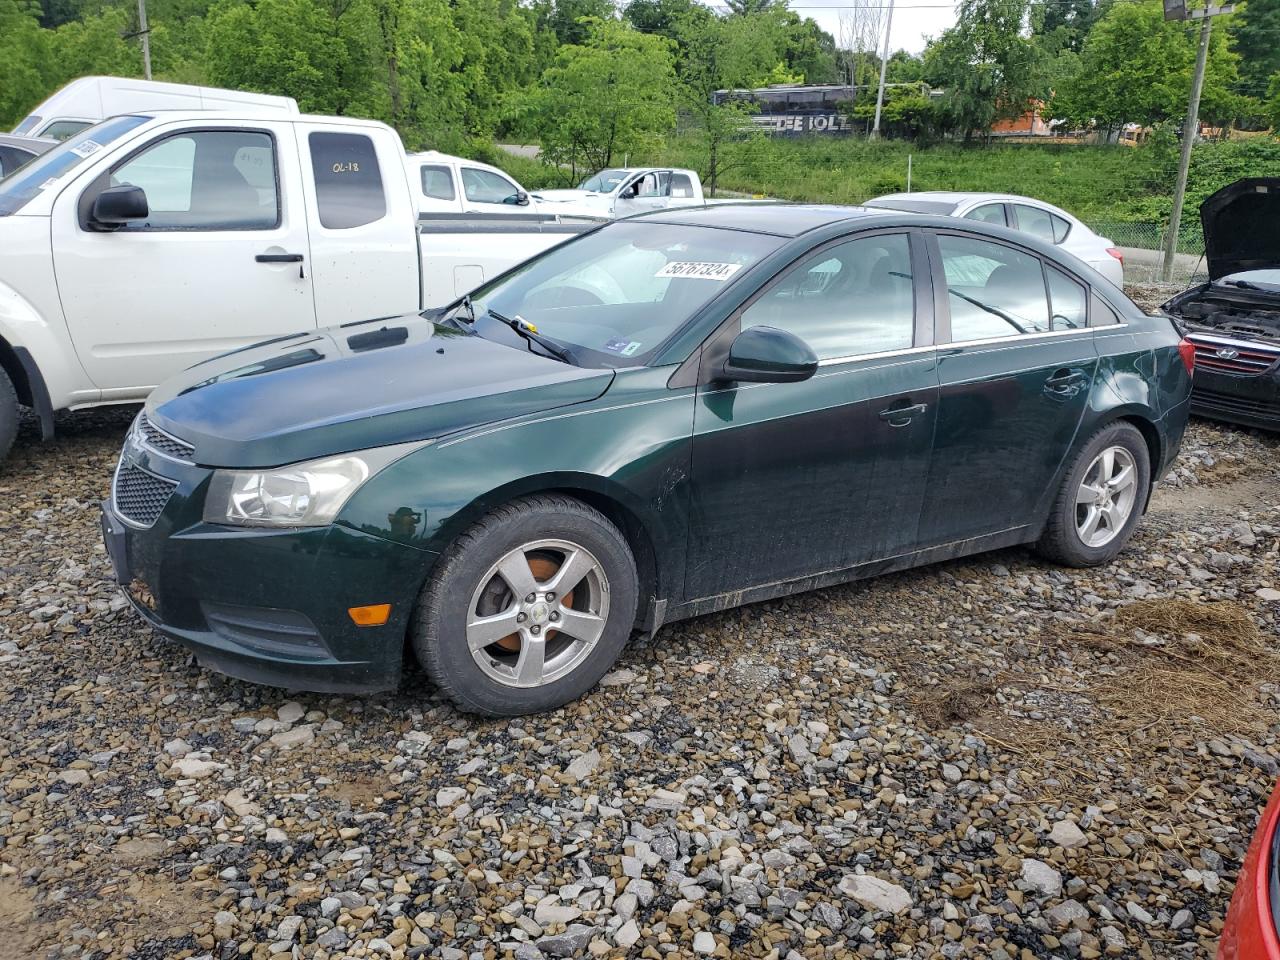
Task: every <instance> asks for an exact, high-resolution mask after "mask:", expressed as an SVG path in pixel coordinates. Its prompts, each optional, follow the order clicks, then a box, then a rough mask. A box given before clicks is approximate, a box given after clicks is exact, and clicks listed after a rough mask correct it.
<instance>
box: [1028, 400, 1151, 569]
mask: <svg viewBox="0 0 1280 960" xmlns="http://www.w3.org/2000/svg"><path fill="white" fill-rule="evenodd" d="M1108 453H1109V454H1110V455H1111V460H1110V464H1111V465H1110V467H1108V465H1107V460H1106V458H1105V455H1106V454H1108ZM1126 466H1127V467H1129V468H1131V473H1132V478H1131V480H1132V482H1131V483H1129V484H1125V483H1124V481H1123V477H1124V475H1125V474H1124V470H1125V467H1126ZM1107 470H1110V480H1109V482H1106V483H1103V482H1101V481H1102V479H1103V477H1104V476H1105V475H1106V471H1107ZM1093 491H1097V492H1098V498H1097V499H1094V500H1092V501H1089V500H1087V499H1084V498H1087V497H1088V496H1089V494H1090V493H1091V492H1093ZM1150 492H1151V455H1150V452H1149V451H1148V450H1147V441H1146V440H1145V439H1144V438H1143V436H1142V434H1141V433H1139V432H1138V429H1137V427H1135V426H1133V425H1132V424H1130V423H1125V422H1124V421H1119V422H1116V423H1112V424H1108V425H1107V426H1105V427H1103V428H1102V429H1100V430H1099V431H1098V432H1097V433H1095V434H1094V435H1093V436H1091V437H1090V438H1089V439H1088V440H1087V441H1085V443H1084V445H1083V446H1081V447H1080V449H1079V451H1078V452H1077V453H1076V455H1075V457H1074V458H1073V459H1072V461H1071V465H1070V466H1069V467H1068V468H1067V470H1066V473H1065V474H1064V476H1063V481H1062V487H1061V488H1060V489H1059V490H1058V495H1057V496H1056V497H1055V498H1054V501H1053V506H1052V507H1050V509H1049V521H1048V523H1047V524H1046V525H1045V530H1044V534H1043V535H1042V536H1041V537H1040V541H1039V542H1038V543H1037V544H1036V552H1037V553H1039V554H1040V555H1041V556H1043V557H1045V558H1046V559H1048V560H1052V561H1054V562H1055V563H1060V564H1063V565H1064V566H1068V567H1096V566H1099V565H1101V564H1104V563H1108V562H1110V561H1111V560H1112V559H1114V558H1115V556H1116V555H1117V554H1118V553H1120V551H1121V550H1123V549H1124V548H1125V545H1126V544H1127V543H1128V542H1129V538H1130V537H1131V536H1132V535H1133V529H1134V527H1136V526H1137V524H1138V519H1139V518H1140V517H1141V516H1142V513H1143V511H1144V510H1145V509H1146V506H1147V497H1148V496H1149V495H1150ZM1126 505H1127V511H1125V510H1124V509H1123V508H1124V507H1125V506H1126ZM1112 507H1114V508H1115V509H1114V511H1113V510H1112V509H1111V508H1112ZM1122 515H1123V519H1122V520H1121V519H1119V518H1120V517H1121V516H1122ZM1095 516H1096V517H1097V520H1096V521H1095V525H1094V527H1093V532H1092V533H1090V526H1089V524H1090V521H1091V520H1093V519H1094V517H1095ZM1113 524H1114V526H1113Z"/></svg>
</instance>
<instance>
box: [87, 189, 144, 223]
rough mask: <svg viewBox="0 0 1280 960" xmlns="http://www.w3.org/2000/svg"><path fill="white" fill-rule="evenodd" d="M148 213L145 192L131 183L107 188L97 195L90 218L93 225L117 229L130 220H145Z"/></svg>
mask: <svg viewBox="0 0 1280 960" xmlns="http://www.w3.org/2000/svg"><path fill="white" fill-rule="evenodd" d="M150 212H151V208H150V207H149V206H148V205H147V194H146V191H144V190H143V189H142V188H141V187H135V186H134V185H133V184H131V183H124V184H121V185H120V186H118V187H108V188H107V189H106V190H103V191H102V192H101V193H100V194H98V196H97V197H96V198H94V201H93V211H92V213H91V214H90V217H91V219H92V220H93V222H94V223H98V224H102V225H104V226H108V227H119V226H123V225H124V224H126V223H128V222H129V221H131V220H145V219H146V218H147V215H148V214H149V213H150Z"/></svg>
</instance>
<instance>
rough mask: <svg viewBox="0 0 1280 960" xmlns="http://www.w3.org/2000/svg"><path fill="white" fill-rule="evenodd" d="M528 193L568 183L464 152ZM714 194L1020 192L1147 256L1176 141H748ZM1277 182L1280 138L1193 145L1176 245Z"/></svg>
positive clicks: (685, 151) (1165, 208)
mask: <svg viewBox="0 0 1280 960" xmlns="http://www.w3.org/2000/svg"><path fill="white" fill-rule="evenodd" d="M472 152H473V153H475V154H476V159H482V160H485V161H486V162H488V163H493V164H495V165H497V166H500V167H502V168H503V169H504V170H506V171H507V172H509V173H510V174H511V175H512V176H514V177H515V178H516V179H517V180H519V181H520V182H521V183H522V184H524V185H525V186H526V187H527V188H529V189H532V190H536V189H539V188H546V187H554V186H567V185H568V183H567V174H562V173H560V172H559V171H556V170H554V169H552V168H549V167H547V166H546V165H545V164H543V163H542V162H541V161H538V160H530V159H528V158H525V157H518V156H513V155H512V154H509V153H506V152H505V151H502V150H499V149H497V148H496V147H482V148H480V149H479V150H473V151H472ZM726 154H727V155H728V157H729V160H730V165H729V166H728V167H727V168H725V169H723V171H722V173H721V176H720V181H719V187H720V188H721V189H722V190H728V191H735V192H741V193H748V194H764V195H767V196H771V197H778V198H780V199H784V200H798V201H809V202H820V203H860V202H862V201H864V200H867V199H870V198H871V197H876V196H881V195H883V194H886V193H897V192H901V191H904V190H906V189H907V160H908V157H910V159H911V189H912V190H913V191H922V190H962V191H974V192H999V193H1014V194H1026V195H1029V196H1033V197H1038V198H1040V199H1041V200H1046V201H1048V202H1049V203H1053V204H1057V205H1058V206H1060V207H1062V208H1063V209H1065V210H1069V211H1070V212H1072V213H1074V214H1075V215H1076V216H1078V217H1080V218H1081V219H1082V220H1084V221H1085V222H1087V223H1089V224H1090V225H1092V226H1094V227H1095V228H1097V229H1100V230H1102V231H1103V232H1104V233H1106V234H1107V235H1108V236H1110V237H1112V239H1114V240H1115V241H1116V242H1117V243H1120V244H1122V245H1125V244H1128V245H1133V246H1149V247H1154V246H1156V245H1157V244H1158V242H1159V235H1160V231H1161V230H1163V225H1164V224H1165V223H1167V222H1168V218H1169V213H1170V210H1171V208H1172V196H1173V187H1174V177H1175V172H1176V167H1177V150H1176V144H1172V143H1167V142H1160V143H1147V144H1144V145H1142V146H1140V147H1124V146H1084V145H1076V144H1027V143H1020V144H992V145H989V146H988V145H982V144H972V145H965V144H959V143H943V144H937V145H934V146H928V147H920V146H918V145H916V144H913V143H907V142H903V141H897V140H885V141H876V142H871V141H867V140H863V139H859V138H853V137H840V138H837V137H811V138H795V139H790V138H787V139H784V138H773V139H769V138H757V139H753V140H750V141H745V142H741V143H735V144H730V145H729V146H728V147H727V148H726ZM630 160H631V162H632V164H633V165H634V164H637V163H655V164H656V163H662V164H670V165H672V166H680V167H691V168H693V169H695V170H702V168H703V167H704V164H705V156H704V154H703V152H702V151H701V150H700V149H699V146H698V144H697V143H696V141H694V140H692V139H689V138H682V137H676V138H673V139H671V140H669V141H668V142H667V143H666V144H665V145H664V146H663V147H662V148H661V149H660V150H657V151H655V152H654V154H653V155H652V156H648V157H640V158H638V157H631V158H630ZM1262 176H1276V177H1280V141H1278V140H1276V139H1275V138H1273V137H1270V136H1256V137H1251V138H1248V139H1243V140H1230V141H1225V142H1211V143H1202V144H1198V145H1197V146H1196V148H1195V150H1194V151H1193V154H1192V164H1191V172H1190V175H1189V177H1188V182H1187V202H1186V206H1185V207H1184V215H1183V220H1182V237H1181V243H1182V246H1183V248H1184V249H1186V250H1188V251H1193V252H1194V251H1198V250H1199V249H1200V244H1201V238H1200V233H1199V228H1200V224H1199V218H1198V216H1197V213H1196V210H1197V208H1198V206H1199V204H1200V202H1201V201H1202V200H1203V199H1204V198H1205V197H1207V196H1209V195H1210V194H1211V193H1213V192H1214V191H1215V190H1217V189H1219V188H1221V187H1223V186H1226V185H1227V184H1229V183H1232V182H1234V181H1236V180H1238V179H1240V178H1242V177H1262Z"/></svg>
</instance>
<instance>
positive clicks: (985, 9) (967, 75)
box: [924, 0, 1044, 139]
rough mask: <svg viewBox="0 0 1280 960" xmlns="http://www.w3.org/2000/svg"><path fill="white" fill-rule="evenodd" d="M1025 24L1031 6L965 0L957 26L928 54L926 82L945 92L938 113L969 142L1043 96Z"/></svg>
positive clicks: (1021, 1)
mask: <svg viewBox="0 0 1280 960" xmlns="http://www.w3.org/2000/svg"><path fill="white" fill-rule="evenodd" d="M1026 21H1027V0H961V3H960V7H959V14H958V16H957V19H956V25H955V26H954V27H952V28H951V29H949V30H947V31H945V32H944V33H943V34H942V36H941V37H939V38H938V39H937V40H936V41H934V42H933V43H931V44H930V45H929V46H928V48H927V49H926V50H925V56H924V65H925V78H926V79H927V80H928V81H929V83H931V84H932V85H933V86H936V87H942V88H943V89H944V90H945V93H944V95H943V99H942V103H941V105H940V108H939V109H940V117H941V119H942V122H943V123H944V124H945V125H946V126H947V127H948V128H949V129H952V130H955V131H958V132H960V133H962V134H964V136H965V138H966V139H968V138H969V137H971V136H972V135H973V134H974V133H975V132H985V131H986V130H987V129H989V128H990V127H991V125H992V124H993V123H995V122H996V121H997V120H1001V119H1006V118H1010V117H1016V116H1019V115H1020V114H1022V113H1023V112H1024V111H1025V110H1026V109H1027V106H1028V104H1029V102H1030V101H1031V100H1032V99H1034V98H1035V97H1038V96H1042V95H1043V94H1044V89H1043V72H1042V57H1041V54H1040V51H1039V49H1038V48H1037V46H1036V44H1035V43H1034V42H1033V41H1032V40H1031V39H1030V38H1029V37H1028V36H1026V35H1025V34H1024V32H1023V26H1024V24H1025V23H1026Z"/></svg>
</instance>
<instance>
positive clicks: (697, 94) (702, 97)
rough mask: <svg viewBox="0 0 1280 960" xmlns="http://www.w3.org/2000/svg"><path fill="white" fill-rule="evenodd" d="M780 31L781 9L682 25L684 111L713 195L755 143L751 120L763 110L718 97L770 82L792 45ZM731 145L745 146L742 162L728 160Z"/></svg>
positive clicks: (696, 19)
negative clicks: (719, 93)
mask: <svg viewBox="0 0 1280 960" xmlns="http://www.w3.org/2000/svg"><path fill="white" fill-rule="evenodd" d="M780 26H781V25H780V21H779V18H778V17H777V14H776V11H775V10H768V11H765V12H763V13H753V14H745V15H742V16H734V17H723V18H722V17H715V16H713V17H711V18H709V19H708V18H704V17H700V16H690V17H686V18H684V19H682V20H681V21H680V22H679V24H678V29H677V31H676V34H677V39H678V42H679V47H680V54H681V55H680V60H679V62H678V65H677V72H678V74H679V78H680V85H679V106H680V111H681V115H682V116H683V117H684V119H685V122H686V125H687V129H688V133H689V135H690V138H691V139H692V140H694V141H695V142H696V143H697V145H698V151H699V153H700V154H701V156H702V158H703V160H702V164H701V167H702V169H701V171H700V172H701V174H702V179H703V181H704V182H705V184H706V187H707V190H708V191H709V193H710V194H711V195H712V196H715V193H716V188H717V185H718V182H719V178H720V176H721V175H722V174H723V173H724V172H725V170H726V169H727V168H729V167H730V166H732V165H734V163H735V162H741V159H742V156H741V155H742V153H743V152H744V151H743V149H742V148H743V147H744V146H746V145H747V144H749V139H747V140H744V135H745V134H747V133H749V132H751V115H752V114H754V113H755V112H756V109H757V108H756V105H755V104H754V103H752V102H751V101H750V100H746V99H739V98H734V97H730V98H727V99H726V98H723V97H721V98H717V96H716V93H717V91H723V90H735V89H751V88H753V87H757V86H761V85H763V84H764V83H766V82H768V81H769V80H770V75H771V74H772V73H773V72H774V71H775V70H776V69H777V67H778V66H779V59H778V58H779V56H780V54H781V53H782V50H783V48H784V45H785V40H786V33H785V31H784V30H783V29H780ZM788 79H790V78H788ZM730 144H733V145H735V146H738V147H739V149H738V150H737V153H738V154H739V156H738V157H736V158H730V157H729V156H727V148H728V147H729V145H730Z"/></svg>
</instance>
